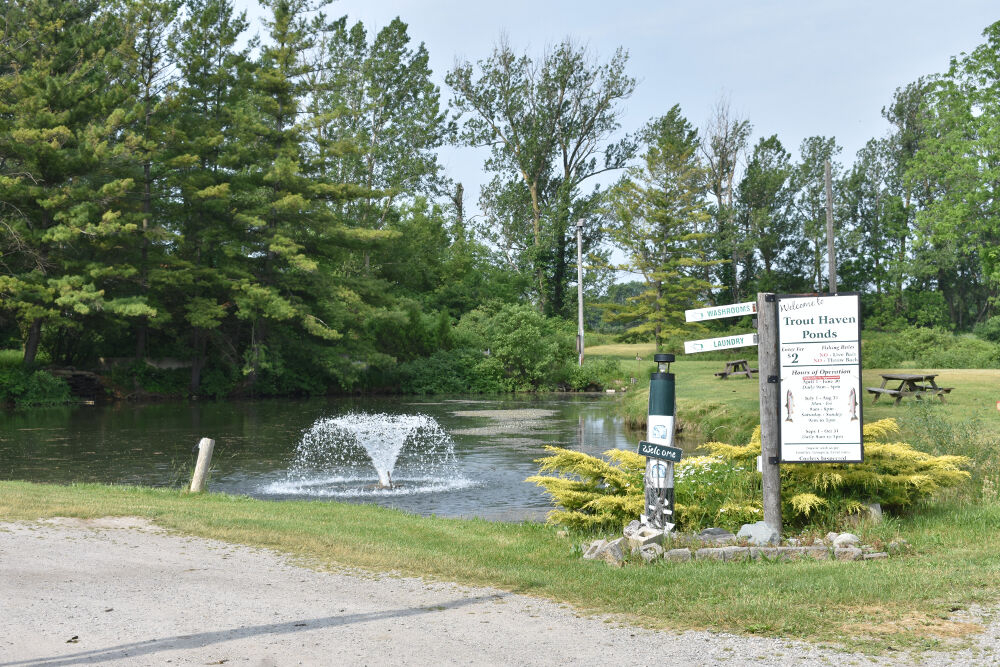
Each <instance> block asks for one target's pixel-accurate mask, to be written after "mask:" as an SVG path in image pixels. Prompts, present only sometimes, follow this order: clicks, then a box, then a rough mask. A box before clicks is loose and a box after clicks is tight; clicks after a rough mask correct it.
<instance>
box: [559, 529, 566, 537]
mask: <svg viewBox="0 0 1000 667" xmlns="http://www.w3.org/2000/svg"><path fill="white" fill-rule="evenodd" d="M556 537H569V531H568V530H557V531H556Z"/></svg>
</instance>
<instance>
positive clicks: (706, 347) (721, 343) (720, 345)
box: [684, 333, 757, 354]
mask: <svg viewBox="0 0 1000 667" xmlns="http://www.w3.org/2000/svg"><path fill="white" fill-rule="evenodd" d="M756 344H757V334H755V333H748V334H737V335H736V336H723V337H722V338H702V339H701V340H687V341H684V353H685V354H694V353H695V352H711V351H712V350H725V349H726V348H730V347H749V346H751V345H756Z"/></svg>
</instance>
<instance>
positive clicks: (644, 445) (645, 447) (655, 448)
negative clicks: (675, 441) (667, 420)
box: [639, 440, 683, 463]
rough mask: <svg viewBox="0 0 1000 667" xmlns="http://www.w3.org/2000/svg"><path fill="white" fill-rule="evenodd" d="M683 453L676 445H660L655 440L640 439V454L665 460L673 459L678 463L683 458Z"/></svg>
mask: <svg viewBox="0 0 1000 667" xmlns="http://www.w3.org/2000/svg"><path fill="white" fill-rule="evenodd" d="M681 454H683V452H682V451H681V450H679V449H677V448H676V447H668V446H667V445H658V444H656V443H655V442H647V441H646V440H640V441H639V456H645V457H647V458H651V459H663V460H664V461H673V462H674V463H677V462H678V461H680V460H681Z"/></svg>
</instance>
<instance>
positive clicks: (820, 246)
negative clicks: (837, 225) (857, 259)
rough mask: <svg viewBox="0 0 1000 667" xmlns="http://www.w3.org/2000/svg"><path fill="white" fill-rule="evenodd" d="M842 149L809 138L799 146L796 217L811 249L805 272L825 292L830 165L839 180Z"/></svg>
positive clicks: (823, 139) (824, 140)
mask: <svg viewBox="0 0 1000 667" xmlns="http://www.w3.org/2000/svg"><path fill="white" fill-rule="evenodd" d="M840 150H841V149H840V146H838V145H837V140H836V139H834V138H833V137H806V138H805V139H803V140H802V144H801V145H800V146H799V163H798V165H796V168H795V174H794V178H793V183H794V185H793V187H794V189H795V192H796V195H795V209H794V210H795V215H796V218H797V220H798V223H799V224H800V225H801V227H800V229H801V231H802V235H803V237H804V238H805V240H806V243H807V244H808V246H809V250H808V256H809V262H808V264H807V265H805V266H803V267H802V268H803V269H804V271H805V275H807V276H808V278H809V283H808V284H809V289H811V290H813V291H816V292H822V291H823V285H824V281H823V279H824V271H823V266H824V257H825V256H826V162H827V160H829V161H830V164H831V166H832V173H833V176H832V178H838V177H839V174H840V165H839V163H837V162H836V161H835V158H836V156H837V155H838V154H839V153H840Z"/></svg>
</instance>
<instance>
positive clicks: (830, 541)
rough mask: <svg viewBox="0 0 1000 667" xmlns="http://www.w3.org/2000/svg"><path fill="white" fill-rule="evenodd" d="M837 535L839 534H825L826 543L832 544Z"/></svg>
mask: <svg viewBox="0 0 1000 667" xmlns="http://www.w3.org/2000/svg"><path fill="white" fill-rule="evenodd" d="M839 534H840V533H827V534H826V541H827V542H829V543H830V544H833V541H834V540H835V539H837V535H839Z"/></svg>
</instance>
